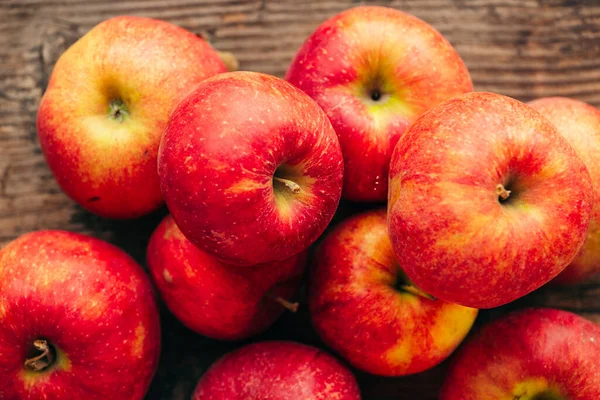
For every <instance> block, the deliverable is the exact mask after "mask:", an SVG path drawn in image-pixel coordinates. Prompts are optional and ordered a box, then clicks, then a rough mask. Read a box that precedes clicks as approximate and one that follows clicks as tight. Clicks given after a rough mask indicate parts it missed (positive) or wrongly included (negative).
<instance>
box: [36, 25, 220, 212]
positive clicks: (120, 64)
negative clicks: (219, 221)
mask: <svg viewBox="0 0 600 400" xmlns="http://www.w3.org/2000/svg"><path fill="white" fill-rule="evenodd" d="M225 71H226V68H225V65H224V64H223V62H222V61H221V60H220V58H219V56H218V54H217V52H216V51H215V50H213V49H212V48H211V47H210V45H209V44H208V43H207V42H206V41H205V40H203V39H201V38H199V37H197V36H196V35H194V34H193V33H191V32H188V31H186V30H185V29H182V28H180V27H178V26H175V25H172V24H170V23H167V22H164V21H159V20H155V19H150V18H141V17H130V16H123V17H116V18H111V19H109V20H106V21H104V22H102V23H100V24H99V25H97V26H96V27H94V28H93V29H92V30H91V31H89V32H88V33H87V34H86V35H84V36H83V37H82V38H81V39H79V40H78V41H77V42H76V43H75V44H74V45H72V46H71V47H70V48H69V49H68V50H67V51H65V53H63V54H62V55H61V57H60V58H59V59H58V62H57V63H56V65H55V66H54V69H53V70H52V75H51V76H50V81H49V83H48V87H47V89H46V92H45V93H44V96H43V98H42V101H41V104H40V107H39V110H38V115H37V131H38V137H39V139H40V145H41V147H42V151H43V152H44V156H45V157H46V161H47V162H48V165H49V166H50V169H51V170H52V173H53V174H54V177H55V178H56V180H57V182H58V183H59V185H60V186H61V188H62V189H63V190H64V191H65V192H66V193H67V194H68V195H69V196H70V197H71V198H72V199H73V200H75V201H76V202H77V203H79V204H80V205H81V206H82V207H84V208H86V209H88V210H89V211H91V212H93V213H96V214H98V215H101V216H103V217H106V218H116V219H122V218H135V217H139V216H141V215H144V214H147V213H148V212H150V211H152V210H154V209H156V208H158V207H159V206H160V205H161V204H162V202H163V201H162V196H161V193H160V186H159V180H158V174H157V171H156V163H157V161H156V160H157V153H158V146H159V144H160V138H161V136H162V134H163V132H164V130H165V128H166V125H167V121H168V119H169V116H170V115H171V112H172V111H173V108H174V107H175V106H176V105H177V103H179V101H180V100H181V99H182V98H183V97H184V96H185V95H186V94H187V93H188V92H189V91H190V90H191V89H192V88H193V87H194V86H195V85H196V84H197V83H199V82H201V81H202V80H204V79H206V78H208V77H209V76H213V75H215V74H218V73H220V72H225ZM115 99H121V100H123V101H124V102H125V103H126V104H127V107H128V109H129V116H127V117H125V119H124V121H123V122H118V121H115V120H111V119H110V118H109V104H110V102H111V101H112V100H115Z"/></svg>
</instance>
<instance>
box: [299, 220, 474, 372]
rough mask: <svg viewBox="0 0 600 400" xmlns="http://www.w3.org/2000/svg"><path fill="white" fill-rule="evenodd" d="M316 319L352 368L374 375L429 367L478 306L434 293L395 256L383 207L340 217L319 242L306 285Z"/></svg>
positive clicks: (450, 347) (458, 337) (456, 339)
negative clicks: (424, 289)
mask: <svg viewBox="0 0 600 400" xmlns="http://www.w3.org/2000/svg"><path fill="white" fill-rule="evenodd" d="M309 301H310V311H311V315H312V321H313V325H314V327H315V329H316V331H317V333H318V334H319V335H320V336H321V338H322V339H323V341H324V342H325V343H326V344H327V345H328V346H330V347H331V348H333V349H334V350H336V351H337V352H338V353H339V354H340V355H341V356H342V357H344V358H345V359H346V360H348V361H349V362H350V364H352V365H354V366H355V367H357V368H359V369H362V370H364V371H367V372H370V373H372V374H376V375H388V376H399V375H408V374H413V373H417V372H421V371H424V370H426V369H429V368H431V367H433V366H435V365H437V364H439V363H440V362H441V361H443V360H444V359H445V358H446V357H448V356H449V355H450V353H452V351H454V349H455V348H456V347H457V346H458V345H459V344H460V342H461V341H462V340H463V339H464V338H465V336H466V335H467V333H468V332H469V330H470V329H471V326H472V325H473V322H474V321H475V318H476V316H477V310H476V309H473V308H467V307H463V306H459V305H456V304H451V303H446V302H445V301H442V300H435V299H432V298H431V297H429V296H428V295H427V294H426V293H423V292H422V291H420V290H419V289H418V288H417V287H416V286H414V284H412V282H410V281H409V280H408V279H407V278H406V275H404V273H403V271H402V266H401V265H399V264H398V262H397V261H396V257H395V256H394V252H393V250H392V245H391V243H390V239H389V237H388V233H387V225H386V216H385V211H383V210H380V211H370V212H366V213H363V214H359V215H356V216H354V217H352V218H350V219H347V220H345V221H343V222H342V223H341V224H340V225H338V226H337V227H336V228H335V229H334V230H333V231H332V232H330V233H329V234H328V235H327V236H326V238H325V239H324V240H323V242H322V243H321V244H320V246H319V248H318V249H317V252H316V256H315V263H314V268H313V269H312V270H311V279H310V285H309Z"/></svg>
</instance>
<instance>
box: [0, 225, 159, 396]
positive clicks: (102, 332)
mask: <svg viewBox="0 0 600 400" xmlns="http://www.w3.org/2000/svg"><path fill="white" fill-rule="evenodd" d="M0 321H2V323H1V324H0V360H1V361H0V382H2V384H0V399H7V400H9V399H10V400H17V399H48V400H70V399H89V400H105V399H107V398H109V399H112V400H136V399H139V400H141V399H143V398H144V395H145V393H146V391H147V389H148V386H149V385H150V381H151V380H152V377H153V376H154V373H155V371H156V367H157V364H158V355H159V352H160V327H159V317H158V311H157V307H156V302H155V299H154V292H153V290H152V286H151V284H150V281H149V279H148V277H147V276H146V274H145V273H144V271H143V270H142V268H141V267H140V266H139V265H137V264H136V262H135V261H133V259H131V257H129V256H128V255H127V254H125V253H124V252H123V251H121V250H120V249H118V248H116V247H114V246H112V245H110V244H108V243H105V242H103V241H101V240H99V239H95V238H91V237H88V236H84V235H80V234H76V233H71V232H64V231H38V232H33V233H29V234H26V235H23V236H21V237H20V238H18V239H16V240H14V241H13V242H11V243H9V244H8V245H7V246H6V247H5V248H3V249H2V250H1V251H0Z"/></svg>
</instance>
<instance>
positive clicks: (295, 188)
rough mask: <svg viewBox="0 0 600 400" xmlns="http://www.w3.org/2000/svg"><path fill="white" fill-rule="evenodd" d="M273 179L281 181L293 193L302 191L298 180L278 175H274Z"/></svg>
mask: <svg viewBox="0 0 600 400" xmlns="http://www.w3.org/2000/svg"><path fill="white" fill-rule="evenodd" d="M273 179H274V180H276V181H277V182H279V183H283V184H284V185H285V186H286V187H287V188H288V189H290V190H291V191H292V193H295V194H297V193H300V185H298V184H297V183H296V182H294V181H291V180H289V179H285V178H280V177H278V176H274V177H273Z"/></svg>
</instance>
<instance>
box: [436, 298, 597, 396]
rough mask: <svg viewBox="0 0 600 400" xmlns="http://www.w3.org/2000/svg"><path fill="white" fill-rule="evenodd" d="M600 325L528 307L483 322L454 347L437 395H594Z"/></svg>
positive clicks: (559, 312) (574, 316) (595, 393)
mask: <svg viewBox="0 0 600 400" xmlns="http://www.w3.org/2000/svg"><path fill="white" fill-rule="evenodd" d="M599 362H600V327H598V325H595V324H594V323H592V322H590V321H588V320H585V319H583V318H582V317H580V316H578V315H575V314H572V313H569V312H566V311H560V310H553V309H530V310H525V311H520V312H517V313H513V314H511V315H509V316H506V317H504V318H503V319H501V320H498V321H495V322H493V323H491V324H490V325H488V326H486V327H484V328H483V329H482V330H481V332H479V333H478V335H477V336H475V337H474V338H473V339H472V340H471V341H470V342H468V343H467V344H466V345H465V346H464V347H463V348H462V349H460V350H459V352H458V353H457V356H456V358H455V359H454V360H453V364H452V365H451V366H450V369H449V371H448V375H447V377H446V379H445V381H444V386H443V388H442V391H441V396H440V400H481V399H485V400H505V399H506V400H509V399H510V400H598V399H600V369H599V368H598V365H599V364H598V363H599Z"/></svg>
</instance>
